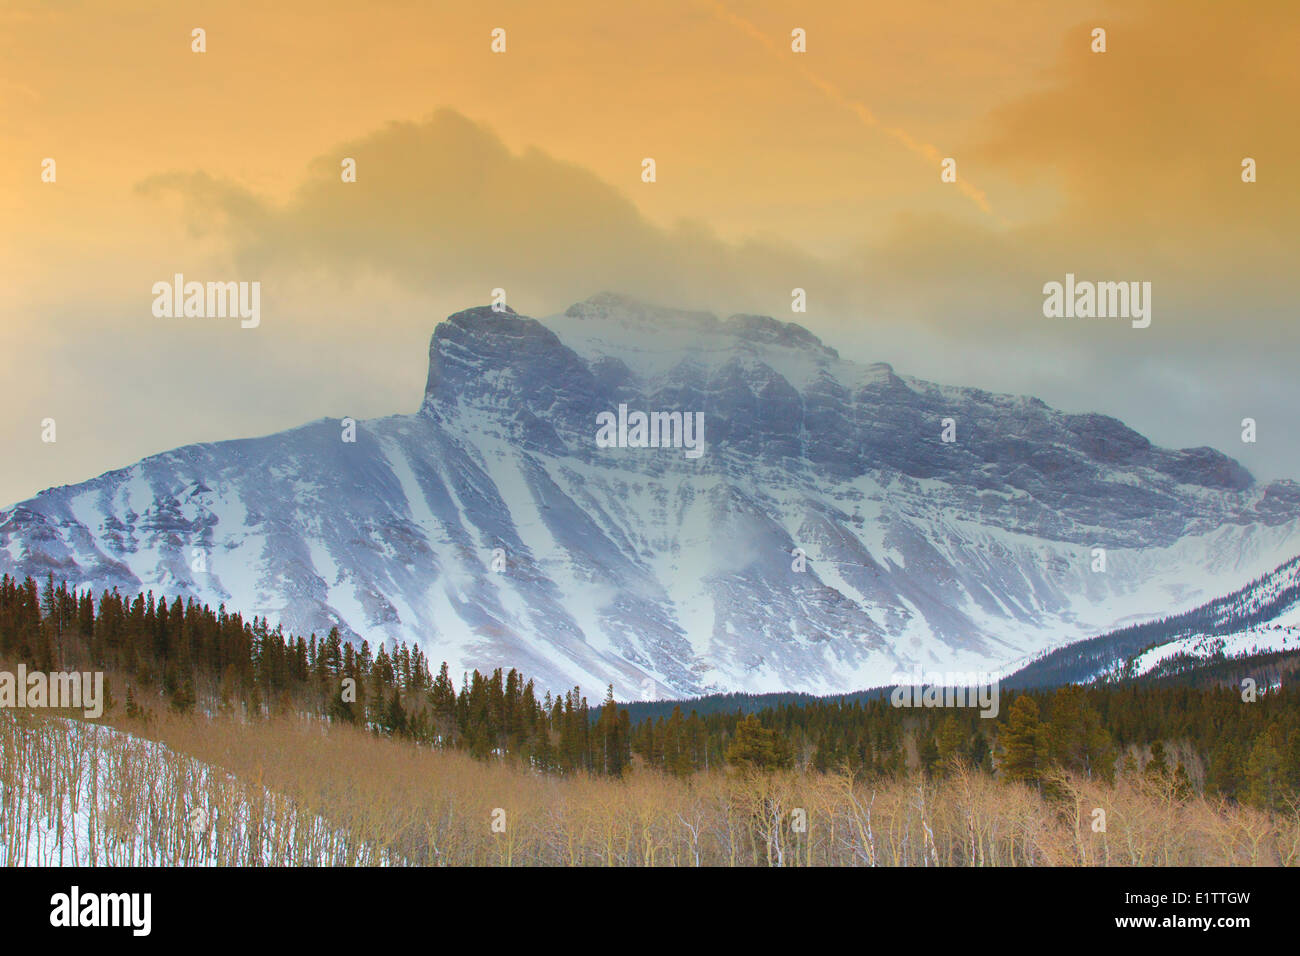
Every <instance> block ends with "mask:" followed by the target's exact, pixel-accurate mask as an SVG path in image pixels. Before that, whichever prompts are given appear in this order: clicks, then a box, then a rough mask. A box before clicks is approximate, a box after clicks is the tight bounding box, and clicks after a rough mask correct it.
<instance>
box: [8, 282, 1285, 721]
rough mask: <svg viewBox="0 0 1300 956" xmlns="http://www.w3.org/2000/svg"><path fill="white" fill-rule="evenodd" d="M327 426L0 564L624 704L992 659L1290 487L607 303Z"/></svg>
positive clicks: (94, 511) (33, 517)
mask: <svg viewBox="0 0 1300 956" xmlns="http://www.w3.org/2000/svg"><path fill="white" fill-rule="evenodd" d="M620 405H622V406H625V410H630V411H641V412H646V413H650V412H665V413H674V412H679V413H683V414H691V413H695V412H701V413H703V416H704V418H703V420H704V446H705V451H704V454H702V455H701V456H700V457H698V458H690V457H687V456H686V455H684V454H683V453H682V450H681V449H680V448H662V447H660V448H654V447H647V448H642V447H601V446H600V445H599V444H598V443H597V441H596V434H597V416H598V415H599V414H600V413H602V412H611V411H617V410H618V409H619V406H620ZM945 428H947V429H948V431H949V434H950V437H954V439H955V440H953V441H944V440H943V436H944V430H945ZM342 437H343V429H342V428H341V426H340V423H339V422H337V421H333V420H322V421H319V422H314V423H311V424H308V425H305V426H302V427H301V428H297V429H293V430H291V431H287V432H283V433H281V434H278V435H271V436H268V437H265V438H258V439H246V440H239V441H230V442H222V443H218V444H206V445H192V446H188V447H185V448H180V449H177V450H175V451H171V452H168V453H165V454H162V455H157V456H154V457H151V458H148V459H145V460H144V461H141V462H140V463H138V464H136V465H134V466H132V467H130V468H127V469H123V470H121V471H116V472H110V473H108V474H106V475H103V476H101V477H99V478H96V479H94V480H92V481H88V482H84V483H82V484H79V485H74V486H70V487H63V488H56V489H51V490H49V491H46V492H43V493H41V494H40V495H37V496H36V497H35V498H33V499H31V500H29V501H26V502H23V503H21V504H19V505H16V506H14V507H12V508H10V509H8V510H7V511H3V512H0V571H4V572H7V573H10V574H18V575H27V574H32V575H34V576H40V577H43V576H44V575H45V574H46V573H47V572H53V573H54V574H55V576H56V577H61V578H67V579H68V580H69V581H70V582H72V583H74V584H76V585H77V586H79V587H93V588H95V589H96V591H98V590H101V589H103V588H111V587H118V588H120V589H122V590H124V591H127V590H129V591H135V590H140V589H148V588H152V589H153V590H154V591H155V592H157V593H165V594H167V595H169V596H170V595H174V594H178V593H180V594H191V595H193V596H195V597H197V598H199V599H200V600H203V601H207V602H209V603H212V604H217V603H219V602H225V603H226V604H227V606H228V607H229V608H231V609H238V610H240V611H242V612H243V613H245V614H246V615H252V614H259V615H268V616H269V617H270V618H271V620H272V621H273V622H280V623H283V624H284V626H285V627H286V628H287V629H292V630H294V631H301V632H307V631H311V630H315V631H317V632H318V633H320V632H323V631H325V630H327V629H328V628H329V627H330V626H332V625H335V624H337V625H338V626H339V627H340V629H341V630H342V631H343V632H344V633H345V634H348V635H350V636H353V637H366V638H367V639H369V640H370V642H371V643H372V644H377V643H378V642H379V641H381V640H386V639H388V640H391V639H395V638H400V639H403V640H412V639H417V640H420V641H421V642H423V644H424V645H425V647H426V650H427V653H428V654H429V656H430V658H431V659H433V660H434V661H439V660H442V659H446V660H448V662H449V663H450V664H451V665H452V667H453V668H454V669H460V668H468V667H475V666H477V667H480V668H483V667H493V666H499V665H504V666H515V667H520V668H522V669H524V670H526V671H527V672H529V673H530V674H535V675H537V676H538V677H539V679H540V682H541V684H542V685H543V686H545V687H549V688H551V689H561V688H564V687H569V686H572V685H574V684H580V685H582V687H583V688H584V690H585V691H587V692H588V693H599V692H601V691H602V690H603V688H604V686H605V685H606V684H607V683H613V684H614V685H615V690H616V692H618V693H619V694H620V695H622V696H625V697H637V698H640V697H644V696H646V695H648V694H654V695H656V696H665V695H682V694H693V693H700V692H704V691H708V690H738V689H745V690H751V691H768V690H787V689H789V690H804V691H812V692H819V693H828V692H835V691H844V690H851V689H857V688H861V687H864V686H868V685H870V684H872V683H882V682H885V681H888V680H889V679H890V677H891V675H893V674H894V673H895V672H896V671H898V670H900V669H910V668H911V667H912V666H913V665H915V664H918V663H919V664H922V665H924V666H925V667H926V668H928V669H934V668H943V669H949V670H973V669H979V668H987V667H993V666H1001V665H1005V664H1008V663H1010V662H1011V661H1013V660H1015V659H1017V658H1021V657H1024V656H1027V655H1032V654H1034V653H1037V652H1039V651H1041V650H1042V649H1044V648H1045V647H1049V646H1055V645H1057V644H1060V643H1063V642H1065V641H1067V640H1071V639H1077V638H1082V637H1086V636H1089V635H1091V634H1094V633H1097V632H1100V631H1102V630H1105V629H1107V628H1109V627H1112V626H1114V625H1116V624H1118V623H1121V622H1126V621H1130V620H1135V619H1139V618H1142V617H1148V616H1153V615H1158V614H1164V613H1167V612H1169V611H1170V610H1172V609H1179V608H1183V607H1190V606H1192V605H1194V604H1195V603H1197V602H1198V601H1200V600H1205V599H1207V598H1209V597H1212V596H1214V595H1216V594H1220V593H1224V592H1226V591H1227V590H1229V589H1231V588H1232V587H1236V586H1239V585H1240V584H1242V583H1244V582H1245V581H1246V580H1248V579H1250V578H1252V577H1254V576H1256V575H1258V574H1261V573H1263V572H1264V571H1266V570H1268V569H1269V568H1272V567H1275V566H1276V565H1278V564H1279V563H1280V562H1281V561H1283V560H1285V559H1286V558H1288V557H1291V556H1292V555H1293V554H1294V553H1295V552H1296V551H1300V546H1297V537H1296V534H1297V530H1298V528H1300V525H1298V524H1297V522H1298V520H1300V487H1298V486H1297V485H1295V484H1294V483H1291V482H1277V483H1274V484H1272V485H1269V486H1266V487H1261V486H1259V485H1258V484H1257V483H1255V482H1254V480H1253V479H1252V478H1251V476H1250V475H1249V474H1248V473H1247V472H1246V471H1245V470H1244V469H1243V468H1242V467H1241V466H1240V465H1238V464H1237V463H1236V462H1234V461H1232V460H1231V459H1229V458H1227V457H1226V456H1224V455H1222V454H1220V453H1218V452H1216V451H1213V450H1211V449H1208V448H1201V449H1190V450H1182V451H1173V450H1167V449H1161V448H1157V447H1154V446H1153V445H1151V443H1150V442H1148V441H1147V440H1146V439H1145V438H1143V437H1142V436H1141V435H1139V434H1137V433H1136V432H1134V431H1132V430H1131V429H1129V428H1127V427H1126V426H1124V425H1123V423H1121V422H1119V421H1116V420H1115V419H1112V418H1108V417H1105V416H1100V415H1066V414H1062V413H1060V412H1057V411H1054V410H1053V409H1051V408H1049V407H1048V406H1046V405H1045V404H1044V403H1042V402H1041V401H1038V400H1037V399H1033V398H1021V397H1012V396H1005V395H993V394H989V393H987V392H982V391H977V390H972V389H962V388H952V387H945V386H939V385H933V384H929V383H925V382H920V381H917V380H914V379H910V378H906V377H903V376H899V375H897V374H895V372H894V371H893V370H892V369H891V368H890V367H889V366H888V365H883V364H877V365H868V366H863V365H858V364H855V363H852V362H847V361H844V360H842V359H840V357H839V356H838V354H837V353H836V352H835V350H834V349H832V348H829V347H827V346H826V345H824V344H823V343H822V342H821V341H820V340H818V338H817V337H816V336H814V335H812V334H811V333H810V332H808V331H807V330H806V329H803V328H801V327H799V326H798V325H794V324H791V323H785V322H780V321H777V320H775V319H771V318H768V317H765V316H751V315H737V316H732V317H730V318H728V319H725V320H724V319H719V318H717V317H715V316H713V315H709V314H704V313H692V312H683V311H678V310H672V309H661V308H656V307H652V306H647V305H644V304H641V303H637V302H632V301H629V300H626V299H622V298H619V297H616V296H611V295H601V296H596V297H593V298H592V299H589V300H587V301H585V302H582V303H579V304H577V305H575V306H573V307H571V308H570V309H569V310H568V311H567V312H566V313H564V314H563V315H559V316H554V317H552V318H550V319H547V320H545V322H544V323H543V322H538V321H535V320H533V319H529V318H525V317H522V316H518V315H516V314H514V313H513V312H510V311H506V312H502V313H497V312H493V311H492V310H491V309H488V308H476V309H469V310H466V311H464V312H460V313H457V314H456V315H453V316H451V317H450V318H448V319H447V320H446V321H445V322H443V323H441V324H439V325H438V326H437V328H436V329H435V331H434V334H433V338H432V341H431V343H430V349H429V368H428V379H427V384H426V389H425V394H424V399H423V402H422V403H421V405H420V408H419V411H418V412H416V413H415V414H411V415H399V416H393V417H389V418H383V419H377V420H372V421H365V422H359V423H357V428H356V441H355V442H345V441H343V440H342ZM632 444H635V442H632ZM1094 548H1104V549H1106V570H1105V571H1104V572H1097V571H1094V570H1093V549H1094Z"/></svg>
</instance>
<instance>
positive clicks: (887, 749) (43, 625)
mask: <svg viewBox="0 0 1300 956" xmlns="http://www.w3.org/2000/svg"><path fill="white" fill-rule="evenodd" d="M0 660H2V661H4V662H6V663H7V664H11V665H12V664H16V663H20V662H21V663H26V664H27V665H28V666H29V667H33V668H37V669H40V670H44V671H61V670H74V669H77V670H88V669H95V670H103V671H105V672H106V673H107V674H108V675H110V687H111V689H112V694H113V695H114V697H113V699H112V700H111V702H110V707H109V710H108V713H107V715H106V716H108V717H109V718H110V719H112V718H125V719H126V720H127V721H141V722H145V723H147V722H148V721H149V720H150V719H151V717H154V716H157V715H156V714H155V713H153V711H152V710H151V708H152V709H157V708H159V707H164V708H166V710H167V711H168V712H170V713H172V714H181V715H183V714H187V713H195V712H199V713H202V714H209V715H211V714H237V715H240V716H241V717H245V718H248V717H251V718H262V717H274V716H283V715H301V716H309V717H314V718H319V719H325V720H328V721H330V722H333V723H338V724H346V725H353V726H356V727H358V728H362V729H365V730H367V731H369V732H371V733H372V734H374V735H379V736H385V737H390V738H396V739H398V740H407V741H410V742H412V743H414V744H417V745H424V746H427V747H431V748H436V749H443V750H455V751H461V752H464V753H466V754H467V755H469V756H471V757H474V758H478V759H482V760H503V761H513V762H518V763H519V764H520V765H521V766H524V767H527V768H529V769H532V770H537V771H543V772H546V773H550V774H554V775H561V776H563V775H566V774H572V773H575V772H587V773H592V774H597V775H603V776H614V777H618V776H621V775H624V774H627V773H629V772H631V771H632V770H633V769H634V768H636V767H643V768H646V769H653V770H655V771H660V772H662V773H664V774H667V775H670V776H674V777H679V778H689V777H691V776H692V775H694V774H697V773H701V772H707V771H710V770H721V769H725V768H744V769H756V770H760V771H781V770H791V769H792V770H796V771H802V772H813V773H840V772H847V773H848V774H850V775H851V776H852V777H853V778H854V779H857V780H872V779H879V778H889V777H895V776H898V775H901V774H904V773H907V772H913V771H915V772H920V773H922V774H924V775H926V776H935V777H942V776H943V775H944V774H946V773H949V772H950V771H951V768H953V767H954V766H957V765H960V766H962V767H963V768H965V769H967V770H969V771H973V772H977V773H982V774H985V775H988V776H990V777H993V778H995V779H997V780H1002V781H1008V782H1020V783H1024V784H1027V785H1029V786H1030V787H1032V788H1035V789H1037V790H1038V791H1039V792H1042V793H1045V794H1047V795H1048V796H1049V797H1050V795H1051V793H1052V788H1053V780H1054V779H1055V775H1056V774H1057V773H1059V772H1065V773H1070V774H1076V775H1081V776H1083V777H1085V778H1087V779H1096V780H1098V781H1102V782H1111V781H1113V780H1114V779H1115V777H1116V775H1117V774H1119V775H1130V776H1131V775H1145V776H1148V777H1155V778H1159V779H1164V780H1167V781H1168V782H1169V784H1170V786H1171V787H1172V788H1173V789H1174V790H1175V791H1179V792H1184V793H1187V794H1191V793H1199V794H1203V795H1205V796H1210V797H1215V798H1220V799H1223V800H1226V801H1230V802H1240V803H1242V804H1245V805H1249V806H1252V807H1256V808H1258V809H1262V810H1266V811H1283V810H1287V809H1291V808H1294V807H1295V806H1296V805H1297V803H1300V706H1298V704H1297V697H1296V695H1295V693H1294V692H1293V691H1291V690H1289V689H1288V688H1287V687H1277V688H1274V689H1272V690H1267V691H1266V692H1264V693H1261V694H1260V695H1259V696H1258V698H1257V699H1256V700H1254V701H1250V702H1248V701H1246V700H1244V699H1243V695H1242V693H1241V692H1240V691H1239V690H1238V689H1237V688H1236V687H1235V686H1222V685H1220V686H1182V685H1178V684H1172V685H1171V684H1168V683H1161V684H1157V685H1147V684H1134V683H1129V684H1123V685H1114V686H1108V685H1102V686H1090V687H1079V686H1066V687H1061V688H1056V689H1051V690H1036V691H1026V692H1017V693H1012V692H1004V693H1003V694H1002V698H1001V702H1000V711H999V714H998V715H997V717H996V718H994V719H989V718H983V717H981V716H980V714H979V712H978V711H977V710H975V709H961V708H939V709H903V708H897V707H894V706H892V705H891V703H890V700H889V697H888V695H875V696H864V695H856V696H854V697H846V698H828V699H818V698H803V699H800V700H798V701H797V702H778V703H776V704H774V705H772V706H768V707H765V708H762V709H758V710H756V711H753V712H750V713H743V712H742V710H743V709H742V708H740V707H736V708H735V709H730V710H729V709H718V708H714V709H711V710H709V712H707V713H704V714H701V713H699V712H698V711H696V710H694V709H692V707H691V704H690V702H683V703H673V702H667V703H664V702H660V703H657V704H656V705H654V706H653V707H652V708H646V707H645V706H644V705H632V706H631V707H626V706H620V705H619V704H618V703H617V702H615V701H614V700H613V697H612V694H609V695H607V697H606V700H605V701H604V702H603V703H601V704H600V705H599V706H596V707H592V706H589V704H588V702H587V700H586V698H585V697H583V696H582V694H581V691H580V690H579V689H577V688H573V689H569V690H566V691H563V692H558V693H557V692H553V691H551V690H549V689H547V690H544V691H543V690H539V688H537V687H536V686H535V685H534V683H533V681H531V680H528V679H527V678H526V677H525V676H524V675H521V674H519V673H518V672H517V671H515V670H513V669H511V670H507V671H504V672H503V671H502V670H501V669H497V670H495V671H493V672H492V673H491V674H482V673H479V672H477V671H476V672H474V673H473V674H468V675H460V676H459V682H457V678H456V677H455V676H454V675H451V674H449V673H448V670H447V667H446V665H445V664H443V665H442V666H441V667H440V668H439V669H438V672H437V673H436V674H434V673H433V672H432V670H431V667H430V664H429V661H427V660H426V659H425V657H424V655H423V653H422V652H421V650H420V649H419V647H408V646H406V645H405V644H399V645H398V646H396V647H394V648H387V647H382V646H381V647H380V648H378V649H375V648H371V647H370V646H369V645H368V644H367V643H365V642H362V643H361V644H360V646H359V647H354V646H353V645H352V644H350V643H348V642H346V641H344V640H342V639H341V638H340V636H339V633H338V631H337V630H331V631H330V632H329V633H328V634H326V635H324V636H323V637H318V636H317V635H315V634H311V635H308V636H306V637H304V636H302V635H289V634H285V633H284V632H283V631H282V630H281V629H280V628H278V627H276V628H270V627H269V626H268V625H267V623H266V621H265V620H262V619H259V618H253V619H252V620H245V619H244V618H243V617H241V615H240V614H239V613H237V612H228V611H227V610H226V609H225V608H224V607H223V608H219V609H217V610H215V611H214V610H212V609H211V608H209V607H206V606H200V605H198V604H196V603H195V602H194V601H192V600H191V601H189V602H182V601H181V600H180V599H179V598H176V599H173V600H172V601H171V602H170V603H169V602H168V601H167V600H166V599H165V598H156V597H155V596H154V595H153V594H152V593H148V594H139V595H134V596H132V597H125V596H122V595H120V594H118V593H117V592H111V593H107V592H106V593H103V594H101V595H99V597H98V598H96V597H95V596H94V595H92V594H91V593H89V592H81V593H78V592H76V591H73V590H70V589H69V588H68V587H67V586H66V584H56V583H55V582H54V580H53V577H52V576H51V577H49V578H47V580H46V581H45V582H44V584H43V585H38V584H37V582H36V581H34V580H32V579H31V578H28V579H26V580H24V581H22V582H19V581H15V580H13V579H11V578H9V577H8V576H6V577H4V578H3V580H0ZM146 701H147V702H149V703H145V702H146ZM629 710H631V711H633V712H636V711H646V712H647V713H646V715H645V716H643V717H641V718H640V719H638V720H636V721H635V722H634V721H633V720H632V719H631V718H630V717H629Z"/></svg>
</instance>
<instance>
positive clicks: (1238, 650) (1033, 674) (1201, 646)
mask: <svg viewBox="0 0 1300 956" xmlns="http://www.w3.org/2000/svg"><path fill="white" fill-rule="evenodd" d="M1297 650H1300V558H1292V559H1291V560H1290V561H1287V562H1285V563H1284V564H1282V565H1280V566H1279V567H1277V568H1274V569H1273V570H1272V571H1270V572H1268V573H1267V574H1264V575H1261V576H1260V577H1258V578H1256V579H1255V580H1253V581H1251V582H1249V583H1248V584H1246V585H1244V586H1243V587H1240V588H1237V589H1236V590H1234V591H1232V592H1231V593H1229V594H1224V595H1222V596H1221V597H1217V598H1215V599H1214V600H1212V601H1207V602H1206V603H1204V604H1202V605H1200V606H1199V607H1195V608H1192V609H1191V610H1188V611H1183V612H1181V613H1178V614H1171V615H1167V616H1162V617H1159V618H1156V619H1154V620H1151V621H1145V622H1143V623H1141V624H1133V625H1129V626H1128V627H1123V628H1119V629H1117V630H1115V631H1112V632H1110V633H1108V634H1101V635H1099V636H1097V637H1093V638H1089V639H1088V640H1085V641H1080V642H1078V643H1076V644H1072V645H1069V646H1068V647H1063V648H1059V649H1056V650H1053V651H1050V652H1048V653H1045V654H1043V655H1041V656H1040V657H1038V658H1037V659H1036V660H1033V661H1031V662H1030V663H1029V664H1027V665H1026V666H1025V667H1023V668H1021V669H1020V670H1018V671H1017V672H1016V673H1015V674H1012V675H1010V676H1009V677H1008V679H1007V680H1006V681H1005V682H1004V683H1005V684H1006V685H1008V686H1011V687H1044V686H1047V687H1050V686H1054V685H1058V684H1065V683H1077V684H1086V683H1092V682H1107V681H1120V680H1131V679H1136V678H1141V677H1159V676H1169V675H1174V674H1187V673H1191V672H1193V671H1196V670H1197V669H1199V668H1202V667H1204V666H1206V665H1207V664H1215V663H1219V662H1222V661H1226V660H1234V659H1236V660H1241V659H1247V658H1253V657H1257V656H1259V655H1267V654H1278V653H1282V652H1288V651H1297Z"/></svg>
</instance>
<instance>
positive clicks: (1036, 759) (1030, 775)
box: [998, 694, 1048, 790]
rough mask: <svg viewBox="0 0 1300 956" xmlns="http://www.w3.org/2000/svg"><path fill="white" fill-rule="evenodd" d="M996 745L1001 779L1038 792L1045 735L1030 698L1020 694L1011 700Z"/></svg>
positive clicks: (1045, 753) (1045, 756) (1044, 757)
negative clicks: (1011, 702)
mask: <svg viewBox="0 0 1300 956" xmlns="http://www.w3.org/2000/svg"><path fill="white" fill-rule="evenodd" d="M998 744H999V745H1000V747H1001V749H1002V759H1001V760H1000V761H999V763H998V773H999V774H1000V775H1001V776H1002V777H1003V779H1006V780H1018V781H1022V782H1024V783H1032V784H1034V785H1035V786H1037V787H1039V789H1040V790H1041V788H1042V775H1043V771H1044V770H1045V769H1046V768H1047V760H1048V746H1047V732H1046V729H1045V728H1044V726H1043V723H1042V721H1041V720H1039V718H1038V704H1037V703H1036V702H1035V701H1034V699H1033V698H1032V697H1030V696H1029V695H1027V694H1022V695H1020V696H1019V697H1017V698H1016V699H1015V702H1014V703H1013V704H1012V705H1011V709H1010V711H1009V712H1008V713H1007V723H1006V726H1005V727H1003V728H1002V730H1001V732H1000V733H999V734H998Z"/></svg>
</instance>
